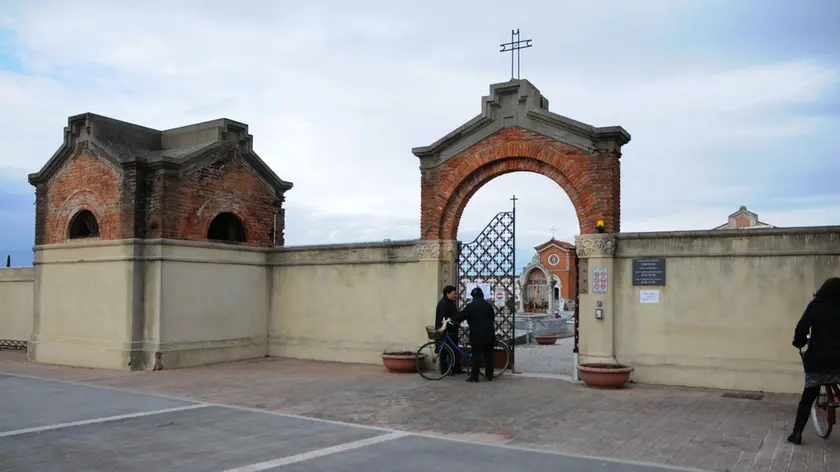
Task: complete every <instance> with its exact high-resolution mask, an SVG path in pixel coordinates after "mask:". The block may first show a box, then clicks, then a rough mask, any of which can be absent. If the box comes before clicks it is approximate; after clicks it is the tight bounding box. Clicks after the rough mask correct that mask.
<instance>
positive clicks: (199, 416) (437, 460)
mask: <svg viewBox="0 0 840 472" xmlns="http://www.w3.org/2000/svg"><path fill="white" fill-rule="evenodd" d="M0 392H2V393H3V401H2V402H0V471H4V472H5V471H9V472H11V471H26V472H35V471H62V472H70V471H86V472H96V471H109V472H111V471H115V470H119V471H120V472H130V471H138V472H139V471H143V472H146V471H149V470H173V471H184V472H192V471H195V472H207V471H225V472H245V471H258V470H279V471H312V470H317V471H323V472H344V471H347V472H349V471H359V470H376V471H406V472H413V471H417V472H421V471H422V472H428V471H429V470H435V469H439V468H445V469H451V470H458V471H460V472H471V471H485V470H518V471H544V470H557V471H567V472H577V471H580V472H583V471H587V472H589V471H611V472H654V471H660V472H664V471H677V470H687V469H677V468H668V467H663V466H659V465H650V464H642V463H633V462H624V461H611V460H605V459H599V458H590V457H581V456H571V455H564V454H559V453H552V452H545V451H534V450H528V449H524V448H516V447H507V446H498V445H487V444H477V443H472V442H465V441H459V440H453V439H449V438H440V437H434V436H429V435H419V434H410V433H406V432H399V431H393V430H389V429H382V428H373V427H366V426H359V425H352V424H347V423H341V422H336V421H324V420H316V419H310V418H303V417H300V416H295V415H284V414H278V413H272V412H267V411H260V410H255V409H250V408H243V407H234V406H224V405H214V404H209V403H201V402H195V401H185V400H179V399H173V398H167V397H162V396H157V395H147V394H140V393H132V392H126V391H121V390H116V389H111V388H103V387H94V386H88V385H82V384H77V383H73V382H68V381H57V380H44V379H36V378H28V377H20V376H15V375H3V374H0Z"/></svg>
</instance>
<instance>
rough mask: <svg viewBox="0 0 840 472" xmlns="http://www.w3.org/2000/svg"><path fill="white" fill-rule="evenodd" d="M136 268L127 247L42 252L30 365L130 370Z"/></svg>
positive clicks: (72, 246)
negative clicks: (38, 363)
mask: <svg viewBox="0 0 840 472" xmlns="http://www.w3.org/2000/svg"><path fill="white" fill-rule="evenodd" d="M134 265H135V246H134V245H133V244H130V243H126V242H123V241H84V242H74V243H69V244H61V245H58V244H56V245H47V246H37V247H36V248H35V267H36V270H35V306H34V315H33V328H32V329H33V336H32V340H31V344H30V350H29V357H30V359H32V360H34V361H36V362H44V363H51V364H67V365H77V366H85V367H103V368H113V369H127V368H130V365H129V363H130V361H131V359H130V351H131V349H132V347H133V346H132V341H133V337H132V313H133V302H134V293H133V288H134Z"/></svg>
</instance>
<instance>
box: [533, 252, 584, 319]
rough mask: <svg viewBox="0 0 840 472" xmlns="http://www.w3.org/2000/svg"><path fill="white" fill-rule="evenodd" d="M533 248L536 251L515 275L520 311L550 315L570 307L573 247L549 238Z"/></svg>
mask: <svg viewBox="0 0 840 472" xmlns="http://www.w3.org/2000/svg"><path fill="white" fill-rule="evenodd" d="M534 249H535V250H536V252H537V253H536V254H535V255H534V257H533V259H531V263H530V264H528V265H527V266H526V267H525V268H524V269H523V270H522V272H521V273H520V275H519V290H520V293H521V296H520V297H519V311H520V313H528V314H543V313H545V314H551V313H556V312H558V311H564V310H572V309H574V299H575V289H576V284H577V267H576V266H575V246H574V245H573V244H570V243H567V242H566V241H559V240H557V239H554V238H553V237H552V238H551V239H550V240H548V241H546V242H545V243H543V244H540V245H539V246H536V247H535V248H534Z"/></svg>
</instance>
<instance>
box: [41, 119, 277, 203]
mask: <svg viewBox="0 0 840 472" xmlns="http://www.w3.org/2000/svg"><path fill="white" fill-rule="evenodd" d="M253 140H254V137H253V136H252V135H251V134H249V133H248V125H246V124H244V123H239V122H236V121H233V120H230V119H227V118H222V119H219V120H214V121H208V122H205V123H197V124H193V125H188V126H184V127H181V128H175V129H170V130H166V131H158V130H155V129H151V128H146V127H144V126H139V125H135V124H133V123H127V122H124V121H120V120H116V119H113V118H109V117H105V116H101V115H96V114H94V113H83V114H80V115H75V116H71V117H70V118H68V120H67V127H65V128H64V143H63V144H62V145H61V147H59V149H58V150H57V151H56V152H55V153H54V154H53V155H52V157H51V158H50V159H49V160H48V161H47V163H46V164H44V166H43V167H42V168H41V169H40V170H39V171H38V172H35V173H32V174H29V183H30V184H31V185H35V186H38V185H43V184H47V185H49V183H50V181H51V179H52V178H53V177H54V175H55V174H56V173H57V172H59V171H60V169H61V168H62V166H63V165H64V163H65V162H66V161H67V160H69V159H71V158H73V157H74V156H76V155H78V154H80V153H84V152H89V151H96V152H98V154H97V155H99V156H101V157H104V158H106V159H107V160H108V161H110V163H111V165H112V166H114V167H118V168H130V167H137V166H148V167H150V168H158V167H162V168H167V169H176V170H178V171H179V172H180V173H182V174H183V173H185V172H190V171H192V170H195V169H196V168H198V167H202V166H205V165H207V163H208V162H210V161H212V160H214V159H209V155H212V154H214V153H217V152H218V151H220V150H221V151H222V152H225V150H226V149H236V150H237V151H238V154H239V157H240V160H241V161H242V162H244V163H246V164H247V165H246V167H250V170H251V171H252V172H253V173H255V175H256V176H257V177H258V179H259V180H261V181H262V182H263V183H264V184H265V185H266V186H267V187H269V188H270V189H272V190H273V191H274V192H275V194H276V195H277V196H278V197H279V198H282V195H283V193H284V192H286V191H287V190H290V189H291V188H292V187H293V184H292V183H291V182H287V181H284V180H282V179H281V178H280V177H278V176H277V174H275V173H274V171H272V170H271V168H270V167H269V166H268V165H267V164H266V163H265V162H264V161H263V160H262V159H261V158H260V157H259V155H257V153H256V152H254V149H253Z"/></svg>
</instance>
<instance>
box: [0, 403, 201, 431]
mask: <svg viewBox="0 0 840 472" xmlns="http://www.w3.org/2000/svg"><path fill="white" fill-rule="evenodd" d="M209 406H210V405H208V404H206V403H199V404H197V405H187V406H178V407H175V408H166V409H163V410H152V411H141V412H138V413H128V414H125V415H116V416H103V417H101V418H92V419H89V420H80V421H71V422H69V423H58V424H51V425H47V426H36V427H34V428H26V429H16V430H14V431H4V432H0V438H5V437H8V436H17V435H19V434H27V433H40V432H42V431H50V430H53V429H61V428H71V427H73V426H83V425H86V424H96V423H106V422H108V421H118V420H124V419H128V418H141V417H143V416H152V415H160V414H163V413H172V412H175V411H185V410H195V409H196V408H207V407H209Z"/></svg>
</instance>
